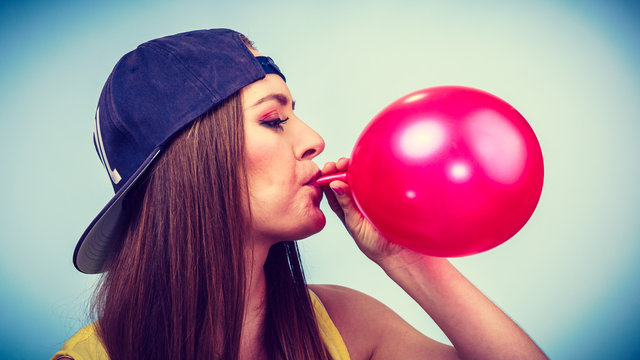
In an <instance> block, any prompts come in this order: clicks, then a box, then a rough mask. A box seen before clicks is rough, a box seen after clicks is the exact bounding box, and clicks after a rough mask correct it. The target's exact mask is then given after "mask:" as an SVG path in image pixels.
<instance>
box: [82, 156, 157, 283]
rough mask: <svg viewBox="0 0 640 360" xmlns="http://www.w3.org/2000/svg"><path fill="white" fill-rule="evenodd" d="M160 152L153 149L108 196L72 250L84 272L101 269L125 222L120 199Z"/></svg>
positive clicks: (94, 272) (95, 272) (122, 200)
mask: <svg viewBox="0 0 640 360" xmlns="http://www.w3.org/2000/svg"><path fill="white" fill-rule="evenodd" d="M159 153H160V149H156V150H155V151H154V152H152V153H151V155H149V157H147V159H146V160H145V161H144V162H143V163H142V165H141V166H140V167H139V168H138V170H137V171H136V172H135V173H133V175H132V176H131V177H130V178H129V180H128V181H127V182H126V183H125V184H124V185H123V186H122V187H121V188H120V190H119V191H118V192H117V193H116V194H115V195H114V196H113V197H112V198H111V200H110V201H109V202H108V203H107V205H106V206H105V207H104V208H103V209H102V210H101V211H100V213H99V214H98V216H96V217H95V219H93V221H92V222H91V224H89V227H87V229H86V230H85V231H84V233H83V234H82V236H81V237H80V240H79V241H78V244H77V245H76V249H75V251H74V252H73V265H74V266H75V267H76V269H78V270H79V271H81V272H83V273H85V274H98V273H101V272H103V271H104V270H105V269H104V268H105V265H106V260H107V259H108V258H109V256H110V255H111V251H112V250H113V247H114V244H117V243H119V241H117V238H119V237H120V236H122V232H123V230H124V227H125V226H126V222H125V221H124V219H123V217H122V212H123V202H124V198H125V197H126V194H127V192H128V191H129V189H131V188H132V187H133V185H134V184H135V183H136V182H137V181H138V180H139V179H141V178H142V175H143V174H144V173H145V171H146V170H147V168H148V167H149V165H151V163H152V162H153V160H154V159H155V158H156V157H157V156H158V154H159Z"/></svg>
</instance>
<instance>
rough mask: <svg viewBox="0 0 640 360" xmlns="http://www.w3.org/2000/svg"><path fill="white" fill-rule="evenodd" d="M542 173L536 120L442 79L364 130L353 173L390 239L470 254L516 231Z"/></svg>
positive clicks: (345, 176) (323, 182) (371, 215)
mask: <svg viewBox="0 0 640 360" xmlns="http://www.w3.org/2000/svg"><path fill="white" fill-rule="evenodd" d="M543 178H544V167H543V159H542V151H541V149H540V144H539V142H538V139H537V138H536V135H535V133H534V132H533V130H532V128H531V126H530V125H529V123H528V122H527V121H526V120H525V118H524V117H523V116H522V115H521V114H520V113H519V112H518V111H517V110H516V109H514V108H513V107H512V106H511V105H509V104H508V103H507V102H505V101H504V100H502V99H500V98H498V97H496V96H494V95H492V94H489V93H487V92H484V91H481V90H477V89H473V88H468V87H462V86H441V87H433V88H427V89H423V90H419V91H416V92H414V93H411V94H408V95H406V96H404V97H402V98H400V99H398V100H396V101H395V102H393V103H392V104H390V105H389V106H387V107H386V108H384V109H383V110H382V111H381V112H380V113H379V114H377V115H376V116H375V117H374V118H373V119H372V120H371V122H370V123H369V124H368V125H367V127H366V128H365V129H364V131H363V132H362V134H361V135H360V137H359V138H358V140H357V142H356V144H355V146H354V148H353V152H352V154H351V162H350V165H349V169H348V170H347V171H346V172H345V173H337V174H331V175H327V176H323V177H320V178H319V179H318V180H317V183H318V185H320V186H328V184H329V183H330V182H331V181H334V180H342V181H345V182H348V183H349V185H350V187H351V192H352V194H353V197H354V199H355V201H356V204H357V205H358V207H359V209H360V210H361V211H362V212H363V214H364V215H365V216H366V217H367V219H369V220H370V221H371V222H372V223H373V224H374V225H375V226H376V227H377V228H378V230H380V231H381V232H382V233H383V234H384V235H385V236H386V237H387V238H388V239H389V240H391V241H393V242H395V243H398V244H400V245H403V246H406V247H408V248H410V249H413V250H416V251H419V252H421V253H424V254H428V255H432V256H440V257H459V256H466V255H472V254H476V253H479V252H483V251H486V250H489V249H491V248H494V247H496V246H498V245H500V244H502V243H504V242H505V241H507V240H508V239H510V238H511V237H512V236H513V235H515V234H516V233H517V232H518V231H519V230H520V229H521V228H522V227H523V226H524V225H525V223H526V222H527V221H528V220H529V218H530V217H531V215H532V214H533V212H534V210H535V208H536V206H537V204H538V201H539V199H540V195H541V192H542V184H543Z"/></svg>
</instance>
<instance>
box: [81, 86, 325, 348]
mask: <svg viewBox="0 0 640 360" xmlns="http://www.w3.org/2000/svg"><path fill="white" fill-rule="evenodd" d="M244 169H245V166H244V127H243V114H242V104H241V100H240V96H239V94H235V95H234V96H232V97H230V98H228V99H227V100H225V101H224V102H223V103H221V104H220V105H218V106H217V107H215V108H213V109H212V110H210V111H209V112H207V113H206V114H204V115H203V116H201V117H200V118H199V119H197V120H196V121H194V123H193V124H192V125H191V126H189V127H187V129H185V130H183V131H182V132H181V133H180V134H179V135H178V136H176V138H175V139H174V140H172V143H171V144H170V146H168V148H167V149H166V150H165V151H164V152H163V153H162V154H161V156H160V158H159V159H157V160H156V162H155V164H154V165H153V168H152V169H150V170H149V172H148V174H147V175H146V177H145V179H144V180H143V181H141V182H140V183H139V184H137V185H136V187H135V188H134V189H132V190H131V193H130V194H129V195H128V197H127V200H126V203H125V209H126V211H127V212H128V216H129V218H130V220H129V224H128V228H127V231H126V234H125V235H124V236H123V238H122V243H121V244H120V246H119V250H118V251H117V252H116V253H115V254H114V255H113V257H112V259H111V262H110V266H109V268H108V270H107V272H106V273H105V275H103V277H102V279H101V283H100V286H99V287H98V288H97V290H96V294H95V297H94V302H93V309H94V314H95V316H96V318H97V330H98V334H99V336H100V338H101V339H102V342H103V344H104V346H105V348H106V350H107V352H108V354H109V357H110V358H111V359H128V358H131V359H237V358H238V352H239V346H240V336H241V330H242V321H243V316H244V305H245V299H246V294H245V284H246V279H245V271H246V266H247V264H245V253H246V247H247V246H248V244H247V243H246V242H245V240H246V238H247V229H248V226H250V219H247V217H246V216H244V211H246V209H248V208H249V207H248V204H246V203H244V202H245V201H248V200H242V199H246V198H247V197H246V196H244V195H243V194H247V188H246V184H247V182H246V177H245V170H244ZM243 209H245V210H243ZM264 270H265V275H266V279H267V301H266V307H267V309H266V319H265V325H264V346H265V348H266V350H267V353H268V355H269V357H270V358H273V359H327V358H328V355H327V354H326V351H325V349H324V346H323V344H322V341H321V339H320V335H319V332H318V328H317V325H316V322H315V317H314V315H313V309H312V306H311V302H310V299H309V294H308V290H307V287H306V283H305V280H304V275H303V272H302V266H301V263H300V258H299V253H298V249H297V246H296V244H295V243H293V242H283V243H278V244H276V245H274V246H273V247H272V248H271V250H270V252H269V255H268V257H267V261H266V263H265V267H264Z"/></svg>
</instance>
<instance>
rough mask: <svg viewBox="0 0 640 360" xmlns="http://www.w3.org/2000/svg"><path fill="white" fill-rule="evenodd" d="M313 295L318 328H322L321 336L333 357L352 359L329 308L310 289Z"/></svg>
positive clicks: (339, 359) (341, 359)
mask: <svg viewBox="0 0 640 360" xmlns="http://www.w3.org/2000/svg"><path fill="white" fill-rule="evenodd" d="M309 294H310V296H311V304H312V305H313V311H314V312H315V314H316V320H317V322H318V328H319V329H320V336H321V337H322V341H323V342H324V345H325V346H326V348H327V350H328V351H329V354H330V355H331V358H332V359H333V360H350V359H351V357H349V352H348V351H347V346H346V345H345V344H344V340H342V336H341V335H340V332H338V328H336V325H335V324H334V323H333V321H332V320H331V318H330V317H329V313H328V312H327V309H325V308H324V305H322V302H321V301H320V298H318V296H317V295H316V294H315V293H314V292H313V291H311V290H309Z"/></svg>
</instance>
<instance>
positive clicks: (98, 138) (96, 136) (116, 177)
mask: <svg viewBox="0 0 640 360" xmlns="http://www.w3.org/2000/svg"><path fill="white" fill-rule="evenodd" d="M93 140H94V141H95V142H96V144H97V145H98V146H97V148H98V157H100V161H102V165H104V167H105V168H106V169H107V172H108V173H109V177H111V181H112V182H113V183H114V184H117V183H119V182H120V180H122V177H121V176H120V174H119V173H118V170H116V169H113V170H111V166H109V160H107V153H106V152H105V151H104V144H103V143H102V135H101V134H100V108H99V107H98V109H97V110H96V123H95V127H94V129H93Z"/></svg>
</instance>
